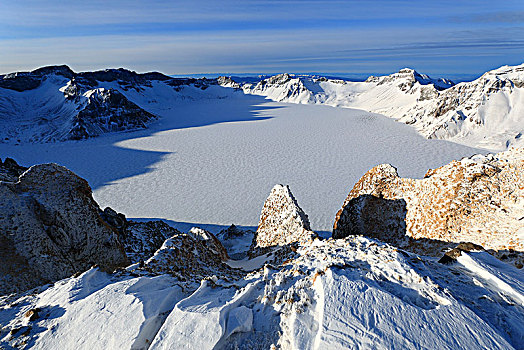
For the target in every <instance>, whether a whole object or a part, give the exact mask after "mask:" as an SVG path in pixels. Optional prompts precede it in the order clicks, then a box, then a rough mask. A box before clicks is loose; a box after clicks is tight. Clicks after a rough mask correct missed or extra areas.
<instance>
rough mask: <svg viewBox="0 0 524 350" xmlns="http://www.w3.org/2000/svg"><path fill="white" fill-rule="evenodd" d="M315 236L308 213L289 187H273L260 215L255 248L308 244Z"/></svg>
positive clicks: (254, 242) (254, 241)
mask: <svg viewBox="0 0 524 350" xmlns="http://www.w3.org/2000/svg"><path fill="white" fill-rule="evenodd" d="M315 236H316V235H315V233H314V232H312V231H311V228H310V226H309V219H308V217H307V215H306V213H304V211H303V210H302V208H300V206H299V205H298V203H297V200H296V199H295V197H293V194H292V193H291V191H290V189H289V186H283V185H276V186H275V187H273V189H272V190H271V193H270V194H269V197H268V198H267V199H266V201H265V203H264V207H263V208H262V213H261V214H260V221H259V223H258V229H257V232H256V234H255V237H254V240H253V244H254V246H255V247H260V248H264V247H271V246H277V245H286V244H290V243H294V242H307V241H310V240H312V239H313V238H314V237H315Z"/></svg>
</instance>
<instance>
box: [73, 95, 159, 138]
mask: <svg viewBox="0 0 524 350" xmlns="http://www.w3.org/2000/svg"><path fill="white" fill-rule="evenodd" d="M86 97H87V101H86V104H85V107H84V108H83V109H82V110H80V111H79V112H78V114H77V115H76V116H75V117H74V118H73V125H72V127H71V129H70V130H69V131H68V133H67V136H68V138H69V139H72V140H81V139H87V138H89V137H95V136H99V135H101V134H103V133H107V132H111V131H122V130H130V129H144V128H145V127H146V124H147V123H148V122H150V121H151V120H154V119H156V118H157V117H156V116H155V115H154V114H152V113H149V112H148V111H146V110H144V109H142V108H140V107H139V106H137V105H136V104H135V103H133V102H131V101H129V100H128V99H127V98H126V97H125V96H124V95H122V94H121V93H120V92H118V91H117V90H114V89H109V90H108V89H103V88H100V89H95V90H93V91H91V92H90V93H88V94H87V95H86Z"/></svg>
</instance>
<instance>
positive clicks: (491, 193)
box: [333, 149, 524, 252]
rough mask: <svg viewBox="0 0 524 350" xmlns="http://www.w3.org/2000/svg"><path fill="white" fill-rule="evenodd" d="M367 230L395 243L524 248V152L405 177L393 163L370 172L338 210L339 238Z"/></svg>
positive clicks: (478, 158)
mask: <svg viewBox="0 0 524 350" xmlns="http://www.w3.org/2000/svg"><path fill="white" fill-rule="evenodd" d="M354 234H364V235H368V236H371V237H374V238H378V239H381V240H384V241H386V242H391V243H393V244H396V245H400V246H406V245H409V244H410V241H409V240H408V238H410V239H413V240H418V239H429V240H433V241H437V242H455V243H458V242H472V243H475V244H479V245H481V246H482V247H484V248H486V249H493V250H496V251H506V250H507V251H520V252H522V251H524V239H523V238H524V237H523V235H524V150H523V149H512V150H510V151H507V152H502V153H498V154H496V155H488V156H473V157H471V158H465V159H462V160H461V161H453V162H451V163H450V164H448V165H445V166H443V167H440V168H438V169H434V170H429V171H428V172H427V174H426V176H425V178H424V179H420V180H416V179H404V178H400V177H399V176H398V174H397V172H396V169H395V168H393V167H392V166H391V165H387V164H386V165H379V166H377V167H375V168H373V169H371V170H370V171H368V172H367V173H366V174H365V175H364V176H363V177H362V178H361V179H360V181H359V182H358V183H357V184H356V185H355V186H354V187H353V189H352V190H351V192H350V193H349V195H348V197H347V198H346V200H345V201H344V204H343V206H342V209H341V210H340V211H339V212H338V213H337V215H336V219H335V224H334V228H333V237H334V238H341V237H346V236H348V235H354Z"/></svg>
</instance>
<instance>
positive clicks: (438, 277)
mask: <svg viewBox="0 0 524 350" xmlns="http://www.w3.org/2000/svg"><path fill="white" fill-rule="evenodd" d="M288 258H289V259H288V260H287V261H286V262H284V263H283V264H281V265H278V266H276V265H269V264H266V265H265V266H264V267H263V268H262V269H259V270H257V271H254V272H252V273H249V274H247V275H245V276H244V277H239V278H237V279H234V280H231V281H224V280H220V279H217V278H216V277H211V278H207V279H204V280H202V282H201V283H200V286H199V287H198V288H197V287H195V288H193V289H191V288H188V287H189V286H190V285H189V284H184V283H182V282H180V281H177V280H176V279H175V278H173V277H169V276H167V275H161V276H156V277H151V276H141V277H132V276H130V275H129V274H115V275H107V274H105V273H102V272H99V271H98V270H97V269H92V270H89V271H88V272H86V273H84V274H82V275H80V276H79V277H76V278H69V279H65V280H62V281H59V282H57V283H55V284H54V285H53V286H45V287H42V288H40V289H36V290H34V291H31V292H29V293H27V294H25V295H20V296H12V297H2V298H0V324H1V325H2V326H3V328H2V331H1V333H0V347H8V348H9V346H19V347H24V344H27V345H29V346H32V347H33V348H36V349H77V348H93V349H145V348H149V349H271V348H274V347H273V346H276V348H281V349H347V348H359V349H406V348H408V349H420V348H432V349H433V348H438V349H480V348H482V349H523V346H522V345H523V344H524V328H523V327H522V325H523V324H524V304H523V300H524V294H523V292H524V280H523V278H522V274H521V271H520V270H517V269H515V268H514V267H511V266H510V265H507V264H504V263H502V262H500V261H498V260H496V259H495V258H493V257H492V256H490V255H489V254H487V253H485V252H471V253H467V254H466V253H464V254H463V255H462V256H461V257H459V258H458V260H457V262H456V263H455V264H451V265H443V264H440V263H437V262H436V261H435V259H430V258H424V257H419V256H417V255H415V254H410V253H406V252H402V251H399V250H398V249H397V248H395V247H392V246H389V245H387V244H384V243H380V242H378V241H374V240H372V239H368V238H365V237H351V238H346V239H340V240H332V239H329V240H318V239H317V240H315V241H314V242H313V243H312V244H309V245H308V246H302V247H301V248H299V249H298V251H297V253H291V255H289V256H288ZM184 285H185V287H184ZM35 308H39V309H40V311H39V312H38V317H36V318H35V319H33V320H30V319H29V317H28V316H24V315H27V314H26V312H28V311H30V310H34V309H35ZM13 329H16V330H17V331H13ZM24 342H25V343H24ZM17 344H18V345H17Z"/></svg>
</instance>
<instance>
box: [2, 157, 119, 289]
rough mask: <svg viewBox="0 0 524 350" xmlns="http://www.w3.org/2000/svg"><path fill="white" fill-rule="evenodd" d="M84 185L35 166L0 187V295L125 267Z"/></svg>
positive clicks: (59, 170) (62, 171) (50, 167)
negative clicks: (95, 269)
mask: <svg viewBox="0 0 524 350" xmlns="http://www.w3.org/2000/svg"><path fill="white" fill-rule="evenodd" d="M99 210H100V208H99V207H98V204H97V203H96V202H95V201H94V200H93V197H92V192H91V188H90V187H89V185H88V184H87V182H86V181H85V180H84V179H82V178H80V177H78V176H77V175H75V174H74V173H72V172H71V171H69V170H68V169H66V168H65V167H62V166H59V165H57V164H42V165H35V166H33V167H31V168H29V169H28V170H27V171H26V172H24V173H23V174H22V175H21V176H20V178H19V179H18V180H17V182H2V181H0V241H1V243H2V248H1V250H2V252H3V253H5V254H2V257H3V261H2V264H1V265H2V267H1V268H0V274H1V276H0V292H1V293H9V292H13V291H19V290H24V289H28V288H31V287H34V286H37V285H39V284H43V283H47V282H52V281H56V280H59V279H62V278H65V277H69V276H71V275H72V274H74V273H75V272H77V271H85V270H87V269H89V268H90V267H91V266H92V265H94V264H98V265H99V266H100V267H101V268H102V269H104V270H107V271H112V270H113V269H115V268H116V267H119V266H123V265H125V264H127V258H126V255H125V253H124V250H123V249H122V246H121V245H120V243H119V241H118V237H117V234H116V233H115V231H114V229H113V228H112V227H110V226H109V225H107V224H106V223H105V222H104V221H103V220H102V219H101V217H100V215H99Z"/></svg>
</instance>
